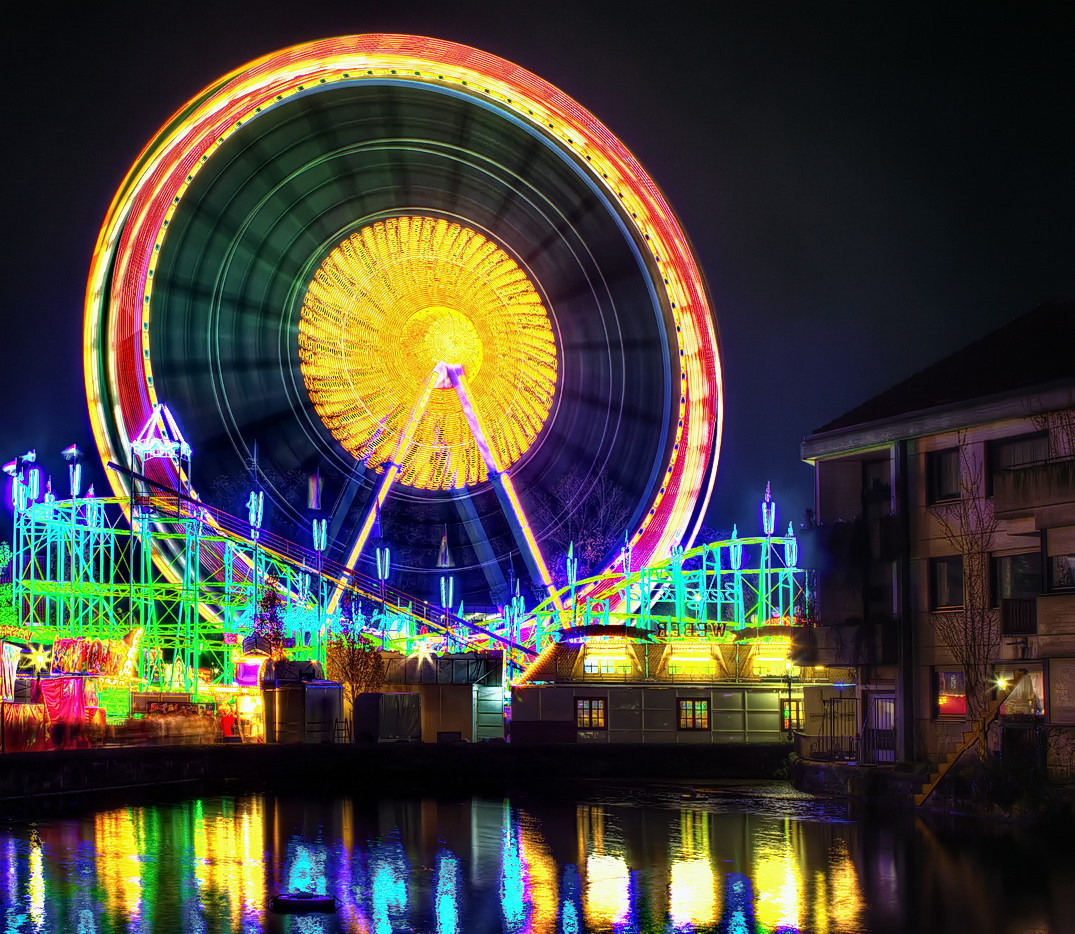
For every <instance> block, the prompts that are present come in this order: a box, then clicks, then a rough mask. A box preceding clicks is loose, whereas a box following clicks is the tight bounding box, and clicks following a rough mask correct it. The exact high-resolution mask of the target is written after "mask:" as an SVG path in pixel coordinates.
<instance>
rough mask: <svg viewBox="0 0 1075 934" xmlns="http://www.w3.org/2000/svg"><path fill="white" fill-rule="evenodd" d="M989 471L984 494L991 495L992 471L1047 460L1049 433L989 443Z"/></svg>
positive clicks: (1038, 433)
mask: <svg viewBox="0 0 1075 934" xmlns="http://www.w3.org/2000/svg"><path fill="white" fill-rule="evenodd" d="M988 450H989V471H988V473H987V474H986V479H985V482H986V487H987V489H986V494H987V495H989V496H992V495H993V471H995V470H1005V469H1007V468H1011V467H1023V466H1025V465H1026V464H1038V463H1041V462H1042V461H1047V460H1048V459H1049V432H1047V431H1042V432H1037V433H1035V434H1032V435H1019V436H1017V437H1015V438H1000V439H999V440H997V441H991V442H990V443H989V449H988Z"/></svg>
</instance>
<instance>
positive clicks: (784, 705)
mask: <svg viewBox="0 0 1075 934" xmlns="http://www.w3.org/2000/svg"><path fill="white" fill-rule="evenodd" d="M780 714H781V715H780V719H781V722H782V724H783V725H782V726H781V727H780V728H781V729H782V730H783V731H784V732H785V733H786V732H789V731H790V730H801V729H802V728H803V702H802V701H801V700H799V699H798V698H795V697H793V698H791V699H790V700H789V699H788V698H786V697H785V698H783V699H782V700H781V701H780Z"/></svg>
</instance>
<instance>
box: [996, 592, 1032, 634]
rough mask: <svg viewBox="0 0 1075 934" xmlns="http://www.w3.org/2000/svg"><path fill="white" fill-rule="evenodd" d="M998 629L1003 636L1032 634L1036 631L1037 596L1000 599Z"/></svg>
mask: <svg viewBox="0 0 1075 934" xmlns="http://www.w3.org/2000/svg"><path fill="white" fill-rule="evenodd" d="M1000 631H1001V633H1002V634H1003V635H1005V636H1032V635H1034V634H1035V633H1036V632H1037V631H1038V601H1037V598H1035V597H1030V598H1028V599H1007V598H1006V599H1004V600H1001V601H1000Z"/></svg>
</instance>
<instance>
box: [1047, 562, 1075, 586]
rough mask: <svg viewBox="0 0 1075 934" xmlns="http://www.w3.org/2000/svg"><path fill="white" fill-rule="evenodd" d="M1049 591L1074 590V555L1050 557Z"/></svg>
mask: <svg viewBox="0 0 1075 934" xmlns="http://www.w3.org/2000/svg"><path fill="white" fill-rule="evenodd" d="M1049 589H1050V590H1075V555H1051V556H1050V558H1049Z"/></svg>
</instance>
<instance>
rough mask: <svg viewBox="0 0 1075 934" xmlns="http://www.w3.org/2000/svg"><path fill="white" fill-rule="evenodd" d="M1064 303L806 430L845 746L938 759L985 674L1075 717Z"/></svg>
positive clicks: (824, 626)
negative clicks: (853, 743)
mask: <svg viewBox="0 0 1075 934" xmlns="http://www.w3.org/2000/svg"><path fill="white" fill-rule="evenodd" d="M1073 338H1075V304H1072V303H1067V304H1059V305H1048V306H1041V307H1040V308H1038V309H1036V310H1034V311H1032V312H1030V313H1028V314H1026V315H1023V316H1022V317H1020V318H1017V319H1015V320H1014V321H1012V322H1011V323H1009V324H1008V325H1005V326H1004V327H1002V328H1000V329H998V330H997V331H995V332H993V333H992V334H989V335H987V336H986V337H984V338H982V339H981V340H979V341H976V342H975V343H973V344H970V345H968V346H967V347H965V348H963V349H962V350H960V351H957V352H956V353H954V354H951V355H950V356H948V357H946V358H945V359H943V360H941V361H940V362H938V363H937V364H934V365H933V366H931V367H928V368H927V369H925V370H923V371H922V372H920V373H918V374H916V375H915V376H912V377H911V378H910V379H907V380H905V381H904V382H902V383H900V384H898V385H896V386H894V387H892V388H891V389H889V390H887V391H886V392H884V393H881V394H880V395H879V396H877V397H875V398H874V399H871V400H869V401H868V402H866V403H864V404H863V405H861V406H859V407H857V408H856V409H854V410H852V411H851V412H849V413H847V414H845V415H843V416H841V417H840V418H838V419H836V420H834V421H832V422H830V423H829V424H827V425H825V426H823V427H821V428H819V429H817V430H816V431H814V432H813V433H811V434H810V435H809V436H808V437H807V438H806V439H805V440H804V442H803V446H802V456H803V459H804V460H806V461H807V462H808V463H810V464H812V465H813V466H814V468H815V498H816V510H815V513H816V515H815V519H816V523H817V524H816V526H815V527H814V528H811V529H808V530H804V533H803V534H802V535H801V536H800V539H801V541H802V543H803V544H802V549H803V555H802V557H801V558H800V564H801V565H802V566H803V567H810V568H814V569H816V571H817V574H818V607H817V613H816V619H817V623H818V625H817V626H816V628H815V630H814V632H813V640H812V644H811V646H810V647H809V648H810V652H811V654H812V656H813V658H814V660H816V661H817V662H818V663H819V664H826V665H836V664H846V665H850V666H852V667H853V668H854V670H855V671H856V674H857V678H856V680H857V684H858V687H857V693H858V700H859V718H858V719H859V736H858V740H859V749H860V761H865V762H875V763H883V762H893V761H912V760H923V759H938V758H941V757H943V756H944V754H945V753H946V752H947V751H948V750H949V749H951V748H952V745H953V744H954V743H955V742H956V741H957V739H958V737H959V736H961V735H962V733H963V731H964V730H965V729H966V728H967V725H968V722H970V721H974V720H976V718H977V716H978V715H979V714H980V713H981V711H982V709H983V704H984V703H986V702H987V701H988V700H989V698H990V696H991V692H992V691H994V688H995V685H997V684H999V685H1001V686H1002V687H1003V685H1004V684H1005V683H1006V682H1008V681H1010V679H1011V678H1012V677H1013V676H1014V674H1015V673H1016V672H1017V671H1019V670H1025V671H1026V675H1025V676H1023V678H1022V679H1021V680H1020V682H1019V684H1018V685H1017V686H1016V688H1015V689H1013V691H1012V695H1011V697H1010V698H1009V700H1008V701H1007V702H1006V704H1005V706H1004V708H1002V712H1003V714H1004V715H1005V716H1006V717H1007V718H1008V719H1009V721H1010V724H1014V723H1016V722H1020V721H1026V722H1029V723H1033V724H1041V725H1044V726H1047V727H1049V730H1048V732H1049V734H1050V735H1051V736H1052V737H1053V738H1054V739H1055V740H1057V741H1056V742H1055V743H1054V744H1053V746H1054V748H1053V749H1052V750H1051V755H1052V761H1051V765H1052V766H1055V767H1058V768H1059V767H1063V766H1064V763H1063V762H1062V761H1061V760H1062V759H1063V755H1062V747H1063V746H1064V743H1066V742H1068V741H1069V740H1065V739H1063V737H1064V736H1066V735H1067V734H1069V733H1070V728H1071V727H1072V726H1075V357H1073V356H1072V355H1071V354H1070V351H1069V348H1070V346H1071V340H1072V339H1073Z"/></svg>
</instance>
